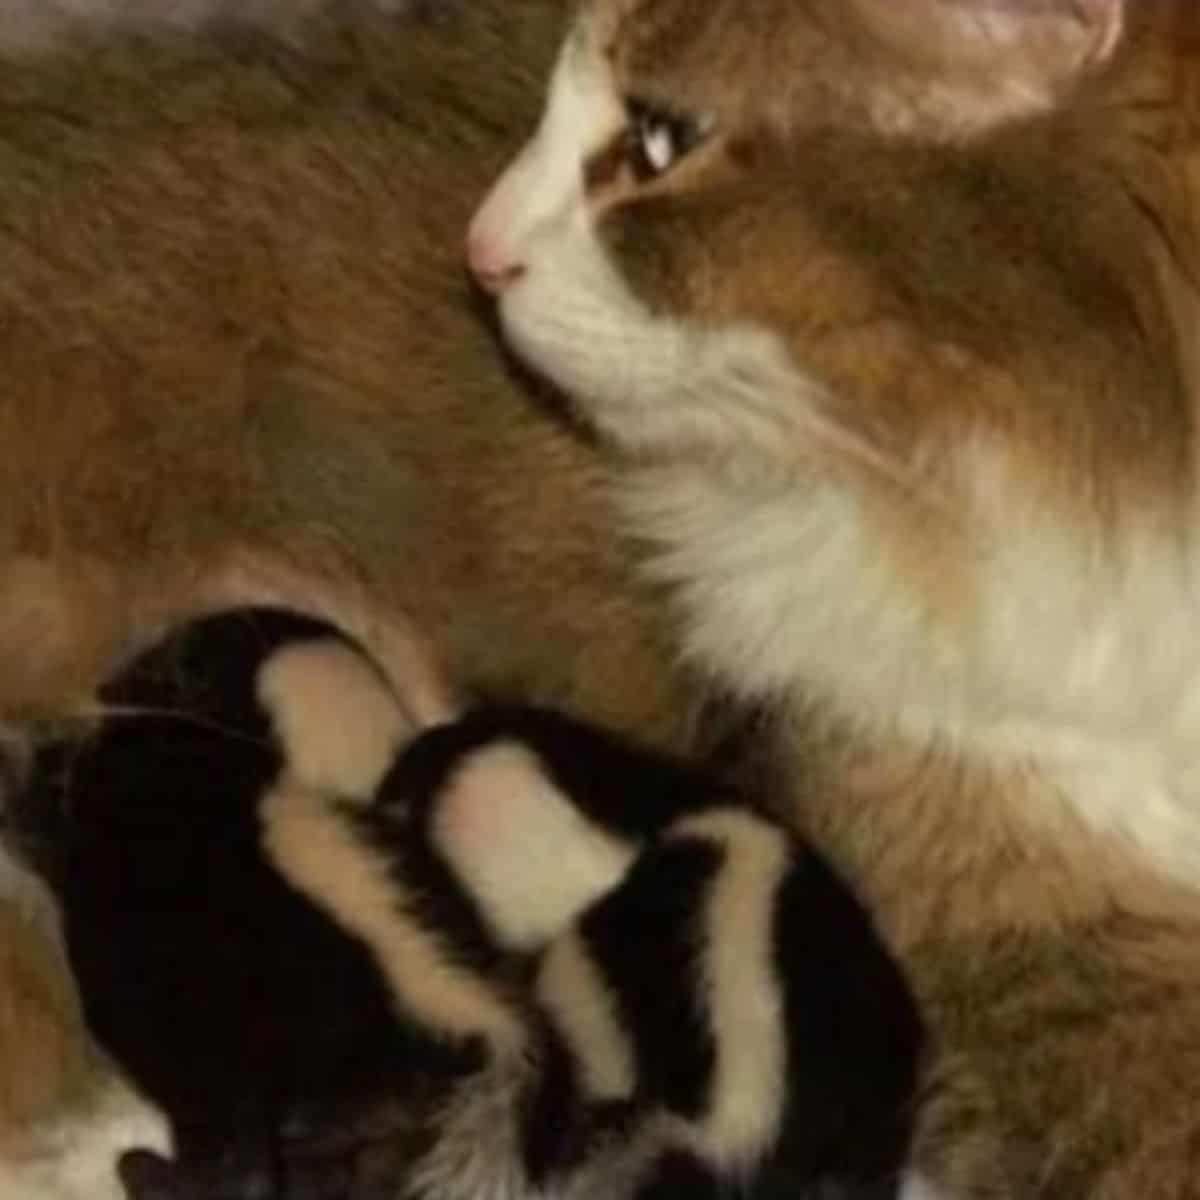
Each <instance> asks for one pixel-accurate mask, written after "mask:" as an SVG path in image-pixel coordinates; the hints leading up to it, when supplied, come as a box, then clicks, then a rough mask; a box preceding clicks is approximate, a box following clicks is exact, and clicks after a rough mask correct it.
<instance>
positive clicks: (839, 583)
mask: <svg viewBox="0 0 1200 1200" xmlns="http://www.w3.org/2000/svg"><path fill="white" fill-rule="evenodd" d="M627 505H628V508H629V511H630V512H631V515H632V518H633V521H634V523H635V525H636V526H637V527H638V528H640V529H642V530H643V531H645V532H647V533H648V534H649V535H650V536H651V538H652V540H653V541H654V542H655V543H656V544H657V545H658V546H659V547H660V548H661V549H660V551H659V553H658V554H657V555H655V556H654V557H653V559H652V562H651V564H650V570H651V572H652V573H653V574H654V575H655V576H656V577H658V578H659V579H661V580H664V581H666V582H668V583H669V584H671V585H672V586H673V587H674V589H675V591H676V594H677V596H678V600H679V603H680V605H681V608H682V610H683V613H684V616H685V622H686V649H687V652H688V653H689V655H691V656H692V657H693V658H694V659H695V660H696V661H697V662H699V663H701V664H702V665H704V666H705V667H706V668H708V669H715V670H716V671H717V672H718V674H720V675H721V676H722V677H723V679H724V681H725V682H726V683H727V684H728V685H729V686H731V687H733V688H735V689H736V690H738V691H740V692H742V693H743V694H746V695H755V696H763V695H767V696H776V697H779V696H783V695H786V694H787V693H788V692H790V691H791V690H792V689H793V688H794V686H795V684H796V682H797V681H802V682H803V685H804V687H805V689H806V690H807V692H808V694H809V695H813V696H818V697H823V698H824V699H825V700H826V701H827V702H829V703H831V704H832V705H833V706H834V707H835V709H836V710H838V711H839V712H840V713H841V714H842V715H843V716H844V717H849V718H852V719H855V720H862V721H864V722H866V723H867V724H868V727H870V728H873V729H875V730H877V731H879V732H883V733H892V732H895V733H899V734H901V735H903V736H905V737H906V738H909V739H915V740H917V741H918V742H924V741H929V740H933V739H936V740H937V741H938V742H939V743H940V744H942V745H945V746H949V747H956V748H958V749H959V750H960V751H961V752H962V753H964V754H965V755H967V756H969V757H972V758H974V759H976V760H980V759H982V760H985V761H988V762H990V763H993V764H996V765H997V766H1000V767H1010V766H1019V767H1021V768H1022V769H1028V770H1032V771H1035V772H1036V773H1037V774H1038V775H1039V776H1041V777H1042V778H1044V779H1046V780H1047V781H1048V782H1049V784H1050V786H1048V787H1046V789H1045V790H1044V796H1045V812H1044V813H1035V814H1034V816H1035V817H1037V816H1043V817H1044V818H1045V819H1046V820H1047V821H1048V822H1060V821H1061V820H1062V819H1063V818H1064V816H1066V817H1068V818H1070V817H1071V816H1072V814H1073V815H1074V816H1076V817H1082V819H1083V820H1084V821H1085V822H1086V823H1087V824H1089V825H1091V826H1092V827H1093V828H1094V829H1096V830H1098V831H1100V832H1102V833H1104V834H1108V835H1111V836H1113V837H1114V838H1118V839H1121V840H1123V841H1125V842H1132V843H1135V844H1137V845H1139V846H1140V847H1141V848H1142V849H1143V850H1144V852H1146V853H1147V854H1148V855H1149V856H1151V858H1152V859H1153V860H1154V861H1155V862H1156V863H1157V864H1158V866H1159V867H1160V868H1162V869H1165V870H1166V871H1168V872H1169V873H1171V874H1172V875H1174V876H1175V877H1177V878H1182V879H1184V880H1187V881H1192V882H1197V883H1200V633H1198V630H1200V623H1198V622H1197V621H1196V619H1195V610H1194V605H1193V603H1192V599H1191V591H1192V585H1191V583H1190V582H1189V580H1190V575H1191V572H1190V571H1189V570H1188V569H1187V564H1186V563H1181V561H1180V558H1179V556H1178V555H1177V554H1172V553H1170V552H1169V551H1167V550H1166V549H1164V548H1163V547H1162V546H1160V545H1157V544H1155V543H1154V542H1152V541H1150V540H1149V539H1147V541H1146V542H1145V544H1144V545H1134V544H1132V543H1130V544H1129V545H1128V546H1126V547H1125V550H1124V551H1123V557H1122V558H1121V561H1120V563H1119V564H1118V563H1117V562H1116V560H1115V559H1114V558H1112V557H1106V558H1104V559H1103V561H1101V560H1099V559H1087V560H1085V558H1084V556H1083V555H1082V553H1081V552H1080V551H1079V548H1078V546H1077V545H1073V544H1071V543H1070V541H1069V540H1067V539H1060V538H1059V537H1057V536H1056V534H1055V532H1054V531H1053V530H1052V529H1051V528H1050V527H1049V526H1048V525H1044V526H1041V527H1037V526H1035V525H1034V523H1033V520H1032V518H1030V519H1029V520H1027V521H1025V522H1024V525H1023V527H1022V514H1021V513H1020V509H1019V506H1004V505H999V506H993V508H994V511H996V512H1007V515H1008V518H1009V519H1013V520H1014V522H1015V523H1014V524H1013V525H1010V526H1009V527H1008V528H1007V529H1005V530H1003V531H1001V534H1002V535H998V536H996V537H994V538H992V539H990V540H989V541H988V543H987V545H984V546H980V547H979V553H978V555H977V560H978V561H977V562H976V563H975V564H974V565H973V567H972V570H973V571H974V572H975V573H976V574H975V578H974V580H973V588H972V590H973V593H974V596H975V605H974V609H973V614H972V620H971V621H970V622H969V623H968V624H966V625H964V626H963V627H961V628H957V627H956V628H955V629H954V630H953V631H949V632H948V631H947V630H946V629H945V628H940V627H938V625H937V623H936V620H935V619H934V618H933V617H931V615H930V610H929V608H928V607H927V606H923V605H922V604H921V602H920V597H919V595H917V594H915V593H914V592H913V590H912V589H911V588H910V587H906V586H902V585H901V584H900V583H899V582H898V581H897V579H896V578H895V576H894V574H893V572H892V571H891V569H890V568H889V566H888V564H887V561H886V556H884V555H881V554H880V553H879V544H878V541H877V540H876V539H875V537H874V535H873V532H872V531H871V530H870V529H868V528H867V527H866V525H865V521H864V517H863V514H862V512H861V511H860V510H859V509H858V507H857V505H856V500H855V497H854V494H853V492H852V491H849V490H847V489H845V488H841V487H838V486H836V485H834V484H819V483H813V484H812V485H811V486H808V487H803V486H800V487H798V486H797V485H796V483H795V481H794V480H792V481H790V482H789V483H787V484H786V485H784V484H781V485H780V486H779V487H778V488H774V489H773V488H771V487H770V486H769V485H766V484H764V485H762V486H755V485H753V484H751V485H749V486H748V485H747V481H746V480H745V479H730V480H727V481H723V480H722V479H720V478H714V477H713V475H712V473H708V474H705V473H703V472H701V471H697V470H693V469H688V468H686V467H668V468H660V469H656V470H654V471H652V472H647V473H646V474H644V475H642V476H641V477H639V478H638V479H637V480H636V481H635V483H634V485H633V487H632V488H631V490H630V492H629V495H628V497H627ZM983 533H984V536H986V533H987V530H986V526H984V527H983Z"/></svg>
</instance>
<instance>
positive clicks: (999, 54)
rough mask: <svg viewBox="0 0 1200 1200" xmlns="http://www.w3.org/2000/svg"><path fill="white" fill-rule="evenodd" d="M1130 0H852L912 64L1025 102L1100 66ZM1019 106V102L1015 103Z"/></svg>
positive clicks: (1118, 37) (1111, 50)
mask: <svg viewBox="0 0 1200 1200" xmlns="http://www.w3.org/2000/svg"><path fill="white" fill-rule="evenodd" d="M1135 2H1137V0H853V3H854V5H855V7H856V8H857V9H858V10H859V11H860V13H861V15H862V16H863V18H864V19H865V21H866V22H867V24H868V26H869V27H870V28H871V29H872V30H873V32H874V33H875V34H876V35H878V36H880V37H882V38H884V39H885V40H887V41H889V42H890V43H891V44H892V46H893V47H894V48H895V49H898V50H900V51H901V52H902V53H903V54H904V55H905V56H906V57H907V58H909V59H910V60H911V61H914V62H925V63H929V64H936V66H937V67H938V68H940V69H941V70H943V71H946V72H948V73H949V74H953V75H959V76H961V77H965V76H966V74H967V73H969V72H981V73H982V74H983V75H984V76H987V77H990V79H991V81H992V82H993V83H995V84H1000V83H1002V82H1007V83H1008V84H1010V85H1011V87H1012V88H1013V89H1014V95H1015V89H1018V88H1021V87H1024V88H1027V89H1030V91H1029V101H1030V103H1029V105H1028V107H1030V108H1033V107H1037V106H1038V105H1039V101H1042V102H1044V101H1046V100H1048V99H1051V98H1053V97H1054V96H1055V95H1057V94H1059V93H1061V91H1062V89H1063V88H1064V87H1067V86H1069V85H1070V84H1071V83H1072V82H1074V81H1075V80H1076V79H1077V78H1078V77H1080V76H1081V75H1082V74H1084V73H1085V72H1088V71H1090V70H1093V69H1096V68H1099V67H1101V66H1103V65H1104V64H1105V63H1107V62H1108V61H1109V60H1110V59H1111V58H1112V56H1113V54H1114V53H1115V52H1116V49H1117V47H1118V45H1119V44H1120V42H1121V35H1122V32H1123V30H1124V25H1125V8H1126V5H1127V4H1129V3H1135ZM1018 107H1019V106H1018Z"/></svg>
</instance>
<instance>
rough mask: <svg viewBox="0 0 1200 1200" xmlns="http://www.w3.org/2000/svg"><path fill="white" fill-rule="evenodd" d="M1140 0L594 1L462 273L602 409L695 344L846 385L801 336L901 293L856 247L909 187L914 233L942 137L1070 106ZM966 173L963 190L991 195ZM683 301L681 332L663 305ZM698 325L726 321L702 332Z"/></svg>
mask: <svg viewBox="0 0 1200 1200" xmlns="http://www.w3.org/2000/svg"><path fill="white" fill-rule="evenodd" d="M1154 2H1155V3H1160V2H1161V3H1167V2H1169V0H1154ZM1129 4H1130V0H585V2H584V3H583V5H582V7H581V8H580V11H579V13H578V15H577V18H576V20H575V22H574V25H573V27H572V29H571V31H570V33H569V35H568V37H567V39H566V41H565V43H564V45H563V48H562V51H561V55H560V58H559V61H558V64H557V67H556V69H555V71H554V74H553V77H552V80H551V83H550V87H549V94H548V99H547V103H546V107H545V110H544V114H543V118H542V121H541V124H540V126H539V127H538V129H537V131H536V132H535V134H534V136H533V138H532V139H531V140H530V142H529V143H528V144H527V145H526V146H525V148H524V149H523V150H522V151H521V152H520V154H519V155H518V157H517V158H516V160H515V161H514V162H513V163H512V164H511V166H510V167H509V169H508V170H507V171H506V172H505V174H504V175H503V176H502V178H501V179H500V180H499V181H498V183H497V184H496V186H495V187H494V189H493V191H492V193H491V194H490V196H489V197H488V198H487V200H486V202H485V203H484V204H483V206H482V208H481V209H480V211H479V212H478V214H477V216H476V219H475V221H474V223H473V224H472V227H471V230H470V233H469V238H468V255H469V259H470V263H471V266H472V269H473V271H474V273H475V275H476V277H477V279H478V280H479V281H480V283H481V284H482V285H483V286H484V287H485V288H486V289H487V290H488V291H490V292H492V293H493V294H494V295H496V296H497V297H498V300H499V306H500V315H501V320H502V323H503V325H504V328H505V332H506V335H507V337H508V340H509V341H510V343H511V344H512V346H513V348H514V349H515V350H516V351H517V353H518V354H519V355H520V356H521V357H523V358H525V359H526V360H527V361H528V362H529V363H530V364H531V365H533V366H534V367H536V368H538V369H539V370H540V371H542V372H543V373H544V374H546V375H547V376H549V377H550V378H551V379H552V380H554V381H555V382H556V383H558V384H559V385H560V386H561V387H563V388H564V389H565V390H566V391H568V392H569V393H571V394H573V395H574V396H575V397H576V398H578V399H580V400H581V401H582V402H583V404H584V406H585V408H588V409H589V410H593V409H594V407H595V405H596V403H597V402H598V401H599V402H601V403H604V402H607V401H608V400H611V399H613V397H614V395H615V396H616V398H617V400H619V401H621V402H625V401H629V400H633V399H634V398H636V397H640V398H642V399H644V398H646V397H647V396H650V395H655V394H657V392H658V390H659V386H660V385H661V383H662V382H663V381H664V380H666V379H672V380H675V381H676V383H678V381H679V380H680V379H682V378H684V375H685V373H684V372H682V371H681V364H683V363H686V362H694V360H695V359H696V357H697V355H699V356H700V357H701V358H703V357H704V356H705V355H707V356H708V357H709V359H710V360H711V359H712V358H713V356H715V357H716V358H721V359H723V360H727V361H725V362H724V367H723V369H724V371H725V375H726V377H727V378H732V379H733V380H734V381H735V383H734V385H735V386H740V384H738V382H737V381H738V380H740V381H741V383H742V384H745V383H746V382H747V380H746V375H747V372H749V373H750V374H754V373H755V372H762V371H765V372H767V374H771V373H772V372H774V371H775V369H776V368H779V369H780V370H783V369H784V367H785V364H786V363H787V362H788V361H790V362H796V361H801V362H804V363H805V365H806V366H811V367H815V368H816V371H817V373H818V374H820V373H822V372H824V374H823V375H822V378H824V379H825V381H826V382H828V383H830V384H837V383H838V382H840V381H839V380H838V379H837V378H836V376H837V371H838V369H839V367H838V364H837V363H833V364H825V363H815V364H814V363H813V362H812V358H813V355H812V354H811V353H810V350H811V347H810V345H808V344H807V342H809V341H811V335H812V332H813V328H814V327H817V326H820V325H821V324H822V323H824V324H825V325H827V326H833V325H849V324H853V323H854V322H855V321H856V320H859V321H865V320H866V319H867V318H868V317H871V318H873V317H874V316H876V315H877V314H878V313H879V312H880V311H882V310H885V309H888V308H889V306H890V308H891V310H892V311H893V312H895V311H896V308H897V303H898V290H899V289H898V288H897V289H895V291H896V293H897V294H884V293H883V292H881V290H880V286H879V284H880V280H879V277H878V276H879V272H878V271H877V270H876V269H875V267H876V264H873V263H868V264H867V266H866V267H864V266H863V259H864V255H865V254H867V253H869V252H870V248H871V246H872V245H874V244H876V243H877V242H878V241H879V239H880V236H881V234H884V233H885V232H890V231H886V230H885V229H884V228H883V223H884V222H885V221H886V220H890V219H891V211H893V210H894V211H895V212H897V213H900V211H901V210H902V209H904V207H905V206H907V209H908V211H907V213H906V214H905V215H902V216H898V217H897V218H896V219H900V220H903V219H907V220H909V221H910V222H911V223H912V224H913V225H914V229H915V231H916V232H917V234H918V235H919V236H918V237H917V238H916V241H920V240H921V236H923V235H921V225H922V222H921V215H922V214H921V212H920V209H921V207H922V202H921V200H920V197H919V192H920V190H921V189H923V188H925V187H927V186H928V185H929V176H930V174H931V173H934V174H936V172H937V171H939V170H941V168H940V167H937V166H936V165H931V164H933V163H934V162H935V160H936V159H937V156H938V155H943V156H953V155H955V154H958V153H960V152H963V153H967V152H969V151H970V150H971V148H972V147H974V146H976V145H977V144H979V143H981V142H986V141H988V140H989V139H992V138H995V137H1003V136H1004V134H1005V133H1006V132H1007V131H1008V130H1010V129H1011V128H1012V127H1014V126H1017V127H1021V128H1024V127H1026V126H1029V125H1033V126H1036V125H1037V124H1038V123H1039V122H1041V121H1043V119H1054V118H1055V117H1057V116H1058V115H1059V114H1061V113H1062V112H1064V111H1067V110H1069V109H1070V107H1071V105H1072V103H1073V100H1074V98H1075V97H1076V96H1078V95H1080V94H1082V93H1084V92H1086V91H1089V90H1090V89H1089V81H1091V80H1093V79H1094V78H1096V77H1098V76H1102V75H1103V74H1104V73H1105V72H1106V70H1107V69H1108V68H1109V66H1110V64H1111V63H1112V60H1113V59H1114V58H1115V57H1116V56H1117V55H1118V54H1119V52H1120V50H1121V48H1122V46H1123V45H1124V44H1125V43H1126V42H1127V40H1128V39H1127V38H1126V37H1125V36H1124V34H1125V28H1124V27H1125V24H1126V19H1127V17H1128V16H1129V13H1130V11H1131V10H1129V9H1128V7H1127V6H1128V5H1129ZM889 155H890V156H891V157H890V159H888V163H887V165H886V168H885V167H883V166H880V165H879V162H880V161H882V160H883V159H885V158H887V157H888V156H889ZM870 163H874V164H875V165H874V166H873V167H872V166H868V164H870ZM871 171H874V174H873V175H872V174H871V173H870V172H871ZM914 172H916V173H918V174H919V173H920V172H924V175H923V176H921V177H920V178H916V177H915V176H914V175H913V173H914ZM955 189H957V191H958V192H961V193H964V195H963V197H962V198H961V199H962V205H961V206H960V207H963V208H965V207H969V206H970V205H975V206H976V208H977V209H978V208H979V206H980V205H984V206H986V203H992V202H996V198H995V197H992V199H991V200H990V201H988V200H986V198H983V197H981V194H980V193H981V188H979V187H977V186H976V185H974V184H972V183H970V182H964V181H961V180H960V181H958V182H955V181H950V182H949V183H948V184H946V191H947V192H948V193H954V192H955ZM1034 198H1035V199H1036V198H1037V197H1034ZM1019 199H1020V198H1019ZM1069 203H1070V202H1069V200H1067V201H1063V203H1062V204H1061V205H1060V207H1065V206H1066V205H1067V204H1069ZM856 206H857V207H856ZM1051 207H1053V206H1051ZM981 211H982V210H981ZM1056 220H1061V221H1062V222H1063V224H1064V225H1065V226H1066V227H1067V230H1068V240H1069V237H1072V236H1075V234H1074V233H1073V232H1072V231H1071V225H1072V221H1074V218H1073V217H1069V216H1068V215H1067V214H1065V213H1062V212H1060V213H1058V214H1057V216H1055V214H1054V213H1051V215H1050V217H1049V218H1048V221H1047V222H1041V221H1040V218H1039V220H1038V221H1031V222H1028V223H1027V224H1028V225H1029V227H1030V229H1033V227H1034V226H1037V225H1038V224H1039V223H1041V224H1044V225H1046V229H1045V230H1044V231H1043V235H1042V236H1044V237H1045V238H1046V240H1047V241H1048V242H1049V243H1050V245H1051V249H1055V247H1056V246H1058V247H1059V248H1061V246H1062V243H1063V239H1062V237H1061V236H1060V235H1059V233H1058V231H1057V230H1056V229H1054V228H1053V226H1054V223H1055V221H1056ZM981 223H982V224H986V222H980V221H979V220H978V213H975V214H971V213H963V214H960V216H959V218H958V228H957V231H955V230H949V231H946V230H942V231H940V233H939V235H938V237H939V244H941V245H943V246H945V247H947V248H946V249H944V250H942V251H940V252H941V253H945V254H947V255H954V254H956V253H957V254H958V256H959V258H960V259H961V258H962V247H961V246H960V247H958V248H957V249H955V248H954V247H953V245H952V243H953V242H954V239H955V237H956V236H959V237H962V238H965V237H967V236H969V235H970V230H971V229H973V228H974V227H975V226H978V225H980V224H981ZM1011 223H1012V222H1010V224H1011ZM1076 223H1077V222H1076ZM1020 236H1021V237H1025V238H1027V239H1028V238H1029V237H1036V236H1039V235H1038V234H1037V232H1036V230H1033V232H1030V231H1029V230H1022V232H1021V233H1020ZM927 240H928V239H927ZM905 241H907V242H909V243H910V246H909V249H910V250H911V252H912V253H918V252H919V250H918V249H916V248H913V247H914V245H915V243H914V239H913V238H910V237H909V235H908V234H907V233H902V234H901V235H900V236H899V238H898V239H897V243H902V242H905ZM888 252H889V253H893V254H894V253H896V252H897V251H896V248H895V247H892V248H890V249H889V251H888ZM1002 253H1005V254H1009V256H1010V257H1011V256H1012V254H1013V253H1022V254H1025V253H1028V254H1029V256H1030V257H1036V248H1033V247H1030V246H1028V245H1025V246H1020V247H1017V249H1016V250H1015V251H1013V250H1012V247H1009V248H1008V249H1006V250H1004V251H1002ZM939 269H940V268H939ZM959 269H960V270H961V267H960V268H959ZM872 272H874V274H872ZM902 273H903V269H902V268H901V267H900V266H899V265H896V267H895V274H896V276H897V279H898V278H899V277H900V275H901V274H902ZM929 273H930V275H931V276H936V275H937V273H938V270H935V269H930V272H929ZM889 286H891V284H890V282H889ZM818 297H819V300H818ZM893 301H896V303H893ZM681 313H683V314H686V315H687V317H688V318H689V321H688V322H686V323H684V324H685V325H686V327H684V326H683V325H681V323H680V322H678V321H675V320H673V319H671V320H668V319H667V318H674V317H677V316H678V315H679V314H681ZM800 325H805V326H806V331H800V330H799V329H798V326H800ZM697 328H700V329H703V330H704V331H705V332H706V334H710V333H712V332H713V331H720V332H722V333H723V334H724V335H727V336H724V339H723V340H720V339H718V341H717V342H714V341H713V340H712V339H710V338H707V337H706V339H704V341H703V344H702V343H701V342H700V341H698V340H697V338H696V336H695V333H696V329H697ZM764 335H769V336H766V337H764ZM798 338H799V339H800V341H798V340H797V339H798ZM944 340H946V341H947V342H953V341H954V338H953V337H947V338H946V339H944ZM802 342H803V343H804V344H801V343H802ZM697 369H698V368H697ZM705 369H707V370H710V371H711V370H712V369H717V368H715V367H714V363H713V362H712V361H708V362H707V365H706V368H705ZM755 386H756V385H753V386H750V387H748V388H746V389H744V390H747V391H750V392H753V391H754V390H755ZM591 415H592V416H593V417H595V418H596V419H597V421H598V423H599V424H600V425H601V426H604V425H605V423H606V414H605V413H604V412H596V411H591ZM643 415H645V414H643ZM693 416H694V417H695V418H696V420H695V426H694V427H693V428H692V431H691V432H692V434H693V435H694V436H695V437H699V438H703V437H704V432H703V430H701V428H700V425H701V424H702V423H703V421H702V418H701V417H700V416H699V415H698V414H695V413H694V414H693ZM616 420H622V421H623V420H624V418H623V417H619V418H614V421H616ZM664 420H665V418H664ZM609 423H610V424H612V422H609ZM684 424H685V425H686V422H685V423H684ZM676 427H677V428H678V424H677V426H676ZM610 432H614V430H610ZM615 432H616V433H617V436H618V438H619V439H621V440H624V441H626V442H634V443H638V442H640V443H641V444H642V445H643V446H645V445H646V444H648V443H650V442H653V441H654V440H655V436H656V430H654V429H652V428H649V427H644V428H639V429H638V430H636V431H633V432H632V433H631V432H629V431H628V430H627V429H625V428H624V427H622V428H621V429H618V430H615ZM752 432H753V431H752ZM757 432H758V433H761V434H763V435H764V436H770V435H769V434H768V433H766V432H765V430H764V429H762V428H760V429H758V430H757Z"/></svg>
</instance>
